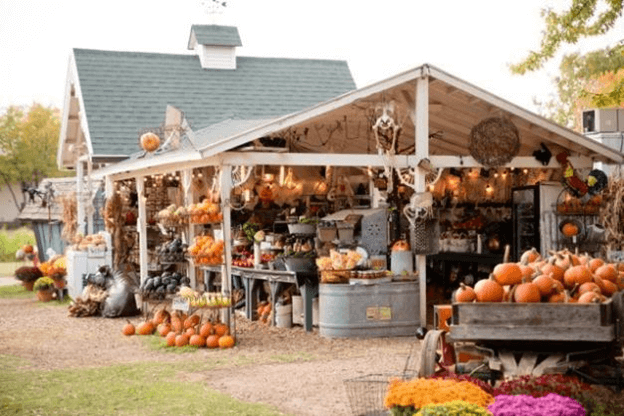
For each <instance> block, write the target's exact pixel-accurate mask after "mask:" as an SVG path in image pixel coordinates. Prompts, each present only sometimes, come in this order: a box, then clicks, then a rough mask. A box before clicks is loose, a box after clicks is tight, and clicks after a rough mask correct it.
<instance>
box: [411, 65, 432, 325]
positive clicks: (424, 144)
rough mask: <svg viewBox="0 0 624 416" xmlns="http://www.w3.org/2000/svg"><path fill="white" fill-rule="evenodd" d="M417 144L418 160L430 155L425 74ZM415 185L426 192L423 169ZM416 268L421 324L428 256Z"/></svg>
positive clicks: (420, 258)
mask: <svg viewBox="0 0 624 416" xmlns="http://www.w3.org/2000/svg"><path fill="white" fill-rule="evenodd" d="M415 118H416V119H415V122H414V125H415V132H414V135H415V145H416V155H415V156H416V159H417V160H418V161H420V160H422V159H424V158H428V157H429V77H428V75H427V74H423V75H422V76H420V77H419V78H418V79H416V115H415ZM414 185H415V186H416V189H415V191H416V192H425V191H426V189H425V175H424V172H421V169H416V170H415V171H414ZM416 270H418V282H419V284H418V288H419V298H420V325H421V326H426V324H427V256H425V255H422V254H419V255H417V256H416Z"/></svg>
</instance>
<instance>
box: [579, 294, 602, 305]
mask: <svg viewBox="0 0 624 416" xmlns="http://www.w3.org/2000/svg"><path fill="white" fill-rule="evenodd" d="M603 298H604V297H603V296H602V295H600V294H598V293H596V292H585V293H583V294H582V295H581V296H580V297H579V298H578V300H577V302H578V303H600V302H602V301H603Z"/></svg>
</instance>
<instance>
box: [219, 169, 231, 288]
mask: <svg viewBox="0 0 624 416" xmlns="http://www.w3.org/2000/svg"><path fill="white" fill-rule="evenodd" d="M231 192H232V166H231V165H224V166H223V167H222V168H221V211H222V212H223V242H224V243H225V245H224V248H223V257H224V259H225V264H224V265H223V273H222V274H221V276H222V277H221V278H222V280H221V290H223V291H226V292H228V293H229V292H230V291H231V287H230V282H231V280H232V278H231V277H230V273H231V271H232V218H231V214H232V209H231V208H230V197H231V195H230V194H231Z"/></svg>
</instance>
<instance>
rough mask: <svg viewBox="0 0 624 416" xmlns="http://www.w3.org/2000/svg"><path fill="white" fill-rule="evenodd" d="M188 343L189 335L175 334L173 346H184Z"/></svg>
mask: <svg viewBox="0 0 624 416" xmlns="http://www.w3.org/2000/svg"><path fill="white" fill-rule="evenodd" d="M188 343H189V337H188V335H186V334H180V335H176V337H175V346H176V347H184V346H185V345H188Z"/></svg>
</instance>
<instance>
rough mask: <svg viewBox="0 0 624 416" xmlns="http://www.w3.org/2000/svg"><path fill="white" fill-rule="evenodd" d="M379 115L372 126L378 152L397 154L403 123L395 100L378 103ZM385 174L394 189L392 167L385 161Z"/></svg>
mask: <svg viewBox="0 0 624 416" xmlns="http://www.w3.org/2000/svg"><path fill="white" fill-rule="evenodd" d="M375 115H376V116H377V118H376V120H375V123H374V124H373V126H372V129H373V133H374V135H375V145H376V147H377V152H378V153H379V154H380V155H382V156H385V157H389V156H393V155H394V154H396V148H397V142H398V140H399V135H400V134H401V124H400V123H399V121H398V112H397V110H396V106H395V103H394V101H390V102H389V103H382V104H378V105H377V107H375ZM384 174H385V176H386V178H387V180H388V189H392V187H393V183H392V179H393V178H392V176H393V175H392V167H391V166H389V163H386V162H385V161H384Z"/></svg>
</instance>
